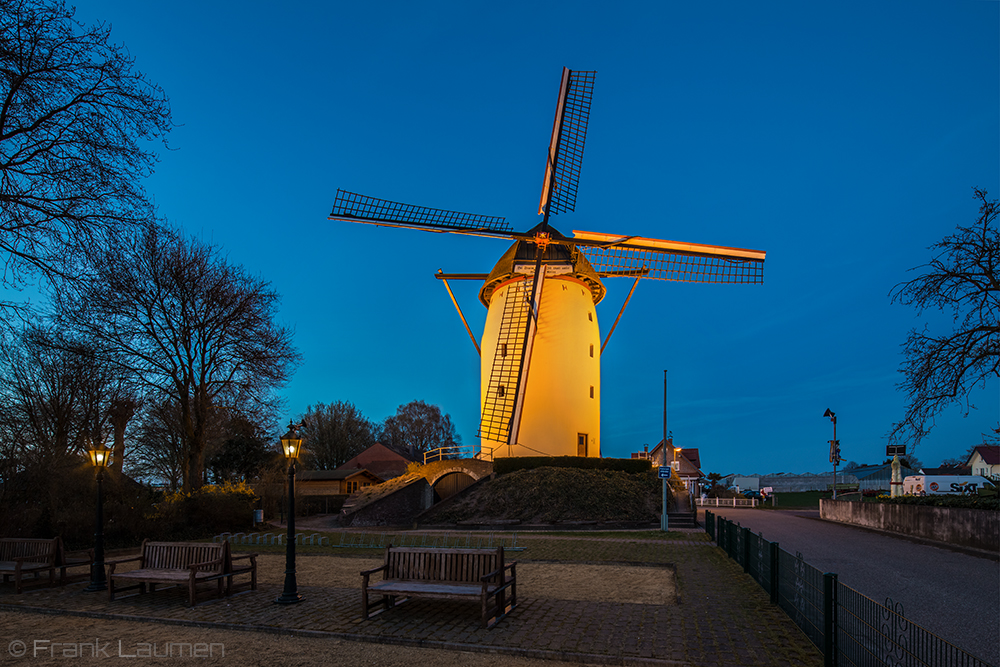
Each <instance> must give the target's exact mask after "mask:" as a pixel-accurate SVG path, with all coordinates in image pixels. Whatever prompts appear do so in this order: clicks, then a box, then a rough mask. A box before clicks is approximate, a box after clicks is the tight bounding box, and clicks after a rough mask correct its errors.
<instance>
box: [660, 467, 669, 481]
mask: <svg viewBox="0 0 1000 667" xmlns="http://www.w3.org/2000/svg"><path fill="white" fill-rule="evenodd" d="M659 477H660V479H670V466H660V469H659Z"/></svg>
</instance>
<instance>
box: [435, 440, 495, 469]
mask: <svg viewBox="0 0 1000 667" xmlns="http://www.w3.org/2000/svg"><path fill="white" fill-rule="evenodd" d="M447 459H479V460H480V461H492V460H493V449H492V448H490V447H481V448H479V450H478V451H477V449H476V447H475V446H473V445H453V446H451V447H438V448H437V449H431V450H429V451H427V452H424V465H427V464H428V463H433V462H435V461H444V460H447Z"/></svg>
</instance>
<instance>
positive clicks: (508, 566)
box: [503, 560, 517, 570]
mask: <svg viewBox="0 0 1000 667" xmlns="http://www.w3.org/2000/svg"><path fill="white" fill-rule="evenodd" d="M515 565H517V561H516V560H512V561H511V562H509V563H507V564H506V565H504V566H503V569H505V570H512V569H514V566H515Z"/></svg>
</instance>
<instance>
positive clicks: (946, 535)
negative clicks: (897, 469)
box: [819, 499, 1000, 553]
mask: <svg viewBox="0 0 1000 667" xmlns="http://www.w3.org/2000/svg"><path fill="white" fill-rule="evenodd" d="M819 515H820V518H822V519H828V520H830V521H839V522H840V523H849V524H853V525H856V526H863V527H865V528H874V529H876V530H884V531H887V532H890V533H900V534H903V535H911V536H913V537H920V538H924V539H927V540H934V541H937V542H946V543H948V544H954V545H957V546H963V547H969V548H972V549H983V550H986V551H992V552H994V553H996V552H1000V512H993V511H990V510H974V509H959V508H951V507H928V506H926V505H896V504H892V503H862V502H853V501H847V500H825V499H821V500H820V501H819Z"/></svg>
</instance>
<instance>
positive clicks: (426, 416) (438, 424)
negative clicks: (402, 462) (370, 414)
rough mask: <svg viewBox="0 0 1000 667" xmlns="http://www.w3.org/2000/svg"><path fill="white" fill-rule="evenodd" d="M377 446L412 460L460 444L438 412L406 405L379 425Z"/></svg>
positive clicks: (431, 407)
mask: <svg viewBox="0 0 1000 667" xmlns="http://www.w3.org/2000/svg"><path fill="white" fill-rule="evenodd" d="M381 442H382V444H383V445H386V446H387V447H391V448H392V449H395V450H396V451H398V452H400V453H403V454H407V455H408V456H409V457H410V458H411V459H414V460H416V457H417V455H418V454H423V453H424V452H427V451H430V450H432V449H437V448H438V447H453V446H457V445H461V444H462V438H461V437H460V436H459V435H458V434H457V433H456V432H455V425H454V424H452V423H451V417H450V416H449V415H446V414H442V413H441V408H439V407H438V406H436V405H429V404H427V403H425V402H423V401H410V402H409V403H407V404H406V405H401V406H399V407H398V408H396V414H395V415H392V416H391V417H388V418H386V420H385V422H384V423H383V424H382V433H381Z"/></svg>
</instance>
